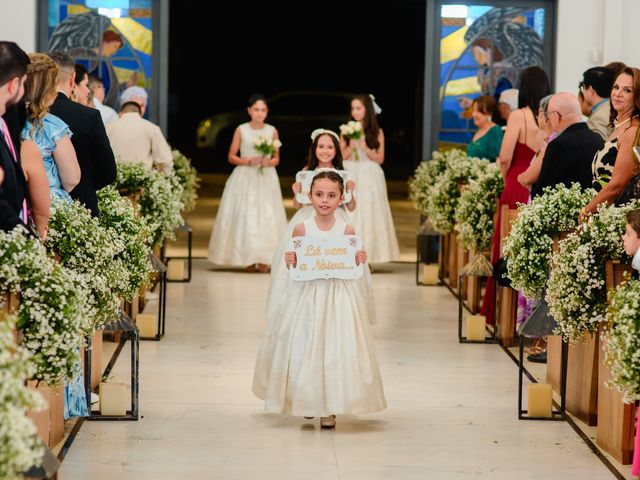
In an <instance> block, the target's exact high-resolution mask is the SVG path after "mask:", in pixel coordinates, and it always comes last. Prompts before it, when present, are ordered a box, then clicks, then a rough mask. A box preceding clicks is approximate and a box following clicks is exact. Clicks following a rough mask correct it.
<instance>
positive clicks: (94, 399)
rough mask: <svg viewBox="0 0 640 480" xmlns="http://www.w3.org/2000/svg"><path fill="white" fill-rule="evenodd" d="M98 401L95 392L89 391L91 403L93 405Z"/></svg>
mask: <svg viewBox="0 0 640 480" xmlns="http://www.w3.org/2000/svg"><path fill="white" fill-rule="evenodd" d="M99 401H100V397H99V396H98V395H97V394H95V393H93V392H91V405H93V404H94V403H98V402H99Z"/></svg>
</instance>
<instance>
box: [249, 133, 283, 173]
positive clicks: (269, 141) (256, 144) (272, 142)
mask: <svg viewBox="0 0 640 480" xmlns="http://www.w3.org/2000/svg"><path fill="white" fill-rule="evenodd" d="M280 147H282V142H281V141H280V140H278V139H277V138H270V137H263V136H260V137H258V138H255V139H254V140H253V148H255V149H256V150H257V151H258V153H260V154H262V156H263V157H266V158H270V157H273V156H274V155H275V154H276V152H277V151H278V150H280ZM258 172H260V173H264V167H263V166H262V165H260V167H258Z"/></svg>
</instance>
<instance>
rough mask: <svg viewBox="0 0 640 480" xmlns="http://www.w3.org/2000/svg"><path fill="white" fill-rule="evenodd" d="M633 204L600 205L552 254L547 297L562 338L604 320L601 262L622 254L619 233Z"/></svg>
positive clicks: (576, 336) (578, 334) (571, 337)
mask: <svg viewBox="0 0 640 480" xmlns="http://www.w3.org/2000/svg"><path fill="white" fill-rule="evenodd" d="M633 208H637V204H630V205H627V206H624V207H620V208H617V207H614V206H608V205H600V207H599V208H598V213H597V214H596V215H593V216H591V217H590V218H589V221H588V222H585V223H582V224H580V226H579V227H578V229H577V230H576V231H575V233H572V234H571V235H569V236H568V237H567V238H566V239H564V240H561V241H560V249H559V251H558V252H556V253H554V254H553V255H552V257H551V275H550V276H549V282H548V285H547V294H546V300H547V302H548V303H549V313H550V314H551V315H552V316H553V318H555V319H556V321H557V322H558V328H557V332H558V333H559V334H561V335H562V336H563V337H564V338H565V339H567V340H569V341H572V342H575V341H578V340H579V339H580V338H581V337H582V336H583V335H585V334H586V333H595V332H596V331H597V330H598V325H599V324H600V323H601V322H603V321H604V320H605V315H606V311H607V292H606V289H605V271H604V264H605V262H606V261H607V260H617V259H621V258H624V257H625V253H624V248H623V246H622V234H623V233H624V229H625V225H626V218H625V216H626V213H627V212H628V211H629V210H631V209H633ZM626 258H628V257H626Z"/></svg>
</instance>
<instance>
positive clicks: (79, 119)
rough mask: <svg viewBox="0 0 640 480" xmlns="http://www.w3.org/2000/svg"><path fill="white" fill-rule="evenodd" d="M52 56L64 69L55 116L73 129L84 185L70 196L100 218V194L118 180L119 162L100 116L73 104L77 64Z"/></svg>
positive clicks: (59, 55) (65, 57) (65, 56)
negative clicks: (72, 92) (117, 169)
mask: <svg viewBox="0 0 640 480" xmlns="http://www.w3.org/2000/svg"><path fill="white" fill-rule="evenodd" d="M48 55H49V56H50V57H51V58H52V59H53V61H54V62H56V64H57V65H58V67H60V77H59V78H60V81H59V83H58V97H57V98H56V100H55V102H54V103H53V106H52V107H51V110H50V111H51V113H52V114H53V115H56V116H57V117H60V118H61V119H62V120H63V121H64V122H66V123H67V125H69V128H70V129H71V132H72V133H73V135H72V136H71V143H73V147H74V148H75V150H76V156H77V157H78V163H79V164H80V171H81V173H82V176H81V179H80V183H79V184H78V185H77V186H76V187H75V188H74V189H73V190H72V191H71V192H70V194H71V197H72V198H74V199H77V200H79V201H80V202H81V203H83V204H84V205H85V206H86V207H87V208H88V209H89V210H91V213H92V215H93V216H94V217H97V216H99V215H100V212H99V210H98V199H97V197H96V192H97V191H98V190H100V189H102V188H104V187H106V186H107V185H110V184H111V183H113V181H114V180H115V179H116V161H115V158H114V156H113V151H112V150H111V145H110V144H109V138H108V137H107V133H106V132H105V129H104V124H103V123H102V118H101V117H100V112H98V110H95V109H93V108H89V107H85V106H83V105H80V104H79V103H76V102H74V101H72V100H71V99H70V98H69V97H70V96H71V91H72V89H73V85H74V83H75V64H74V62H73V58H71V56H69V55H68V54H66V53H62V52H50V53H48Z"/></svg>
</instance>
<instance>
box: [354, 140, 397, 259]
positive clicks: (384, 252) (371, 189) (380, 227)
mask: <svg viewBox="0 0 640 480" xmlns="http://www.w3.org/2000/svg"><path fill="white" fill-rule="evenodd" d="M344 168H345V170H348V171H349V173H350V174H351V178H352V179H353V180H354V181H355V182H356V190H355V192H354V195H355V197H356V202H357V205H356V209H355V210H354V211H353V212H350V213H349V221H350V222H349V223H351V225H353V228H355V230H356V232H357V234H358V235H359V236H360V237H361V238H362V241H363V242H364V248H365V250H366V251H367V255H368V258H369V262H370V263H386V262H392V261H394V260H398V259H399V258H400V248H399V247H398V238H397V237H396V229H395V227H394V224H393V217H392V216H391V208H390V207H389V199H388V197H387V182H386V180H385V178H384V171H383V170H382V167H380V165H378V164H377V163H376V162H374V161H372V160H370V159H369V158H368V157H367V156H366V155H365V154H364V152H363V151H362V150H360V160H345V161H344Z"/></svg>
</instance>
